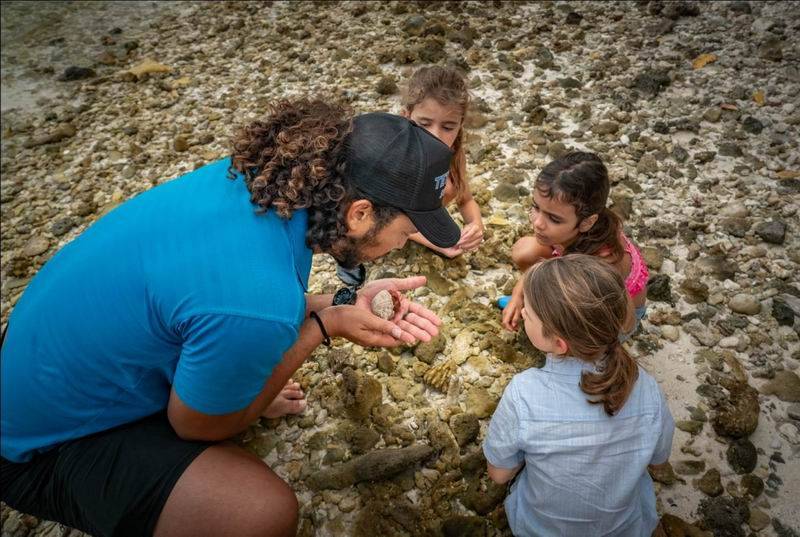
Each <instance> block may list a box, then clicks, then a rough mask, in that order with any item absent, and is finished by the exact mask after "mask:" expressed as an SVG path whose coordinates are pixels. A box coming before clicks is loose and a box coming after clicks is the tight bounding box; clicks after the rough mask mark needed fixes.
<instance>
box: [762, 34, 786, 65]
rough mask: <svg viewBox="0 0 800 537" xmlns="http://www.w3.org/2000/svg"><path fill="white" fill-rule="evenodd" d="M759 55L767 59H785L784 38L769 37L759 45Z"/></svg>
mask: <svg viewBox="0 0 800 537" xmlns="http://www.w3.org/2000/svg"><path fill="white" fill-rule="evenodd" d="M758 55H759V56H760V57H761V58H764V59H765V60H772V61H774V62H779V61H781V60H782V59H783V40H781V38H780V37H774V36H773V37H769V38H767V39H766V40H764V42H763V43H761V45H760V46H759V47H758Z"/></svg>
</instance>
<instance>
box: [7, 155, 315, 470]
mask: <svg viewBox="0 0 800 537" xmlns="http://www.w3.org/2000/svg"><path fill="white" fill-rule="evenodd" d="M229 164H230V160H229V159H224V160H222V161H218V162H215V163H213V164H209V165H208V166H205V167H203V168H200V169H198V170H196V171H194V172H192V173H189V174H187V175H185V176H182V177H180V178H178V179H175V180H173V181H170V182H168V183H165V184H163V185H160V186H158V187H156V188H153V189H152V190H149V191H147V192H144V193H142V194H140V195H138V196H136V197H135V198H133V199H131V200H129V201H127V202H126V203H124V204H123V205H121V206H120V207H118V208H117V209H115V210H114V211H112V212H110V213H109V214H108V215H106V216H105V217H103V218H102V219H100V220H99V221H98V222H96V223H95V224H94V225H92V226H91V227H90V228H89V229H87V230H86V231H85V232H84V233H83V234H81V235H80V236H79V237H77V238H76V239H75V240H74V241H72V242H71V243H69V244H67V245H66V246H64V248H62V249H61V251H59V252H58V253H57V254H56V255H55V256H53V258H52V259H51V260H50V261H49V262H48V263H47V264H46V265H45V266H44V267H43V268H42V269H41V270H40V271H39V273H38V274H37V275H36V277H35V278H34V279H33V280H32V281H31V283H30V285H29V286H28V288H27V289H26V290H25V293H24V295H23V296H22V298H21V299H20V301H19V303H18V304H17V305H16V307H15V308H14V311H13V312H12V315H11V317H10V320H9V328H8V334H7V335H6V341H5V344H4V345H3V351H2V406H1V407H0V416H1V417H2V440H1V442H0V446H1V447H2V456H3V457H5V458H6V459H8V460H11V461H15V462H23V461H26V460H29V459H30V458H31V456H32V455H33V454H34V453H35V452H41V451H46V450H48V449H50V448H52V447H53V446H55V445H57V444H60V443H62V442H65V441H67V440H71V439H75V438H79V437H82V436H86V435H88V434H92V433H94V432H98V431H103V430H106V429H110V428H112V427H115V426H118V425H121V424H125V423H129V422H132V421H135V420H137V419H139V418H142V417H144V416H148V415H150V414H153V413H155V412H158V411H160V410H163V409H165V408H166V406H167V403H168V400H169V394H170V389H171V388H172V387H174V389H175V391H176V392H177V394H178V396H179V397H180V399H181V400H182V401H183V402H184V403H185V404H186V405H188V406H189V407H191V408H193V409H194V410H197V411H199V412H203V413H206V414H213V415H220V414H227V413H230V412H234V411H238V410H241V409H243V408H245V407H247V405H249V404H250V403H251V402H252V401H253V399H255V397H256V396H257V395H258V394H259V392H260V391H261V390H262V389H263V387H264V384H265V382H266V380H267V379H268V378H269V376H270V374H271V372H272V369H273V367H274V366H275V365H276V364H277V363H278V362H280V360H281V358H282V356H283V353H284V352H285V351H286V350H287V349H288V348H289V347H290V346H291V345H292V344H293V343H294V341H295V340H296V339H297V336H298V331H299V327H300V324H301V323H302V320H303V317H304V313H305V291H306V289H307V286H308V276H309V273H310V271H311V255H312V252H311V250H310V249H309V248H308V247H307V246H306V242H305V233H306V229H307V225H308V222H307V214H306V212H305V211H297V212H295V213H294V215H293V217H292V218H291V219H289V220H284V219H282V218H280V217H279V216H278V215H277V214H275V212H274V211H268V212H267V213H262V214H259V213H256V212H255V210H254V209H255V206H254V205H253V204H251V202H250V194H249V192H248V190H247V188H246V185H245V184H244V180H243V179H242V178H241V177H239V178H237V179H236V180H230V179H228V178H227V177H226V174H227V169H228V166H229Z"/></svg>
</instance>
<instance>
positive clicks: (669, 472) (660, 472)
mask: <svg viewBox="0 0 800 537" xmlns="http://www.w3.org/2000/svg"><path fill="white" fill-rule="evenodd" d="M647 471H648V473H649V474H650V477H651V478H652V479H653V481H656V482H658V483H663V484H664V485H672V484H674V483H675V482H676V481H678V480H681V478H679V477H678V476H677V475H675V470H674V469H673V468H672V464H670V463H669V462H665V463H664V464H657V465H654V466H648V467H647Z"/></svg>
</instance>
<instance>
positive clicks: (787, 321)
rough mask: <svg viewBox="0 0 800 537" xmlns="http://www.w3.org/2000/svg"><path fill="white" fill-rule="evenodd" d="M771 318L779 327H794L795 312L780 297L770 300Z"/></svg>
mask: <svg viewBox="0 0 800 537" xmlns="http://www.w3.org/2000/svg"><path fill="white" fill-rule="evenodd" d="M772 316H773V317H774V318H775V320H776V321H778V324H779V325H781V326H793V325H794V318H795V311H794V310H793V309H792V307H791V306H790V305H789V304H788V303H787V302H786V300H785V299H783V298H781V297H775V298H773V299H772Z"/></svg>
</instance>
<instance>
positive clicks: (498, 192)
mask: <svg viewBox="0 0 800 537" xmlns="http://www.w3.org/2000/svg"><path fill="white" fill-rule="evenodd" d="M494 197H495V198H497V199H498V200H500V201H505V202H512V201H517V200H519V190H517V187H515V186H514V185H509V184H508V183H500V184H499V185H497V186H496V187H495V189H494Z"/></svg>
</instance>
